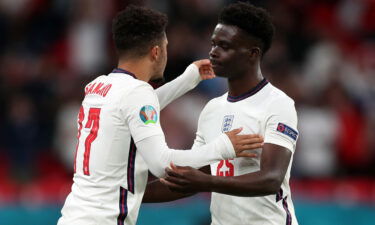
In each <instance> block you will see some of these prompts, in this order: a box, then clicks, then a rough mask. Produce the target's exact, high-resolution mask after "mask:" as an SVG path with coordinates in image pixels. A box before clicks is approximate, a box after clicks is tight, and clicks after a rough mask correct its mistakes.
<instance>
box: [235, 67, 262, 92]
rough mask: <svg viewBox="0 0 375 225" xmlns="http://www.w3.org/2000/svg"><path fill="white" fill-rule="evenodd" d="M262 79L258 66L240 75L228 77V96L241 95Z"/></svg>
mask: <svg viewBox="0 0 375 225" xmlns="http://www.w3.org/2000/svg"><path fill="white" fill-rule="evenodd" d="M262 80H263V76H262V72H261V70H260V67H259V66H256V67H253V68H251V69H249V70H248V71H247V72H246V73H245V74H243V75H242V76H238V77H236V78H231V79H228V88H229V92H228V94H229V95H230V96H239V95H242V94H244V93H246V92H248V91H249V90H250V89H252V88H254V87H255V86H256V85H257V84H258V83H259V82H260V81H262Z"/></svg>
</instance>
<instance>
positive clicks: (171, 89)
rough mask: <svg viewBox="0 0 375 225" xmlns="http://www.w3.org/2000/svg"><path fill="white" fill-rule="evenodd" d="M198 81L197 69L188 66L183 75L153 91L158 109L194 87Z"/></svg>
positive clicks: (192, 65) (193, 66) (194, 66)
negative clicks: (156, 98)
mask: <svg viewBox="0 0 375 225" xmlns="http://www.w3.org/2000/svg"><path fill="white" fill-rule="evenodd" d="M200 81H201V78H200V75H199V70H198V67H197V66H196V65H194V64H191V65H189V66H188V67H187V68H186V70H185V72H184V73H183V74H181V75H180V76H178V77H177V78H176V79H174V80H172V81H170V82H168V83H166V84H164V85H163V86H161V87H159V88H157V89H156V90H155V92H156V95H157V96H158V100H159V104H160V109H163V108H164V107H165V106H167V105H168V104H169V103H171V102H172V101H174V100H175V99H177V98H179V97H180V96H182V95H184V94H185V93H186V92H188V91H190V90H191V89H193V88H194V87H196V86H197V85H198V83H199V82H200Z"/></svg>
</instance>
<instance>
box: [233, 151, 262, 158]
mask: <svg viewBox="0 0 375 225" xmlns="http://www.w3.org/2000/svg"><path fill="white" fill-rule="evenodd" d="M237 157H246V158H256V157H258V154H255V153H249V152H240V153H238V154H237Z"/></svg>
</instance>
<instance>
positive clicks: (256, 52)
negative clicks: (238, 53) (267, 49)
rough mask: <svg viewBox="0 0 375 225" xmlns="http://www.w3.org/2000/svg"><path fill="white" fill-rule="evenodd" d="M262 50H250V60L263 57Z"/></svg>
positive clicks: (253, 48)
mask: <svg viewBox="0 0 375 225" xmlns="http://www.w3.org/2000/svg"><path fill="white" fill-rule="evenodd" d="M261 54H262V50H260V48H259V47H252V48H251V49H250V58H251V59H256V58H258V57H261Z"/></svg>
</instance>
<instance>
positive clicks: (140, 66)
mask: <svg viewBox="0 0 375 225" xmlns="http://www.w3.org/2000/svg"><path fill="white" fill-rule="evenodd" d="M117 67H118V68H121V69H124V70H127V71H129V72H131V73H133V74H134V75H135V77H136V78H137V79H138V80H143V81H145V82H148V81H149V80H150V79H151V72H150V66H148V65H147V61H146V60H145V59H136V60H124V59H120V61H119V63H118V66H117Z"/></svg>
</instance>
